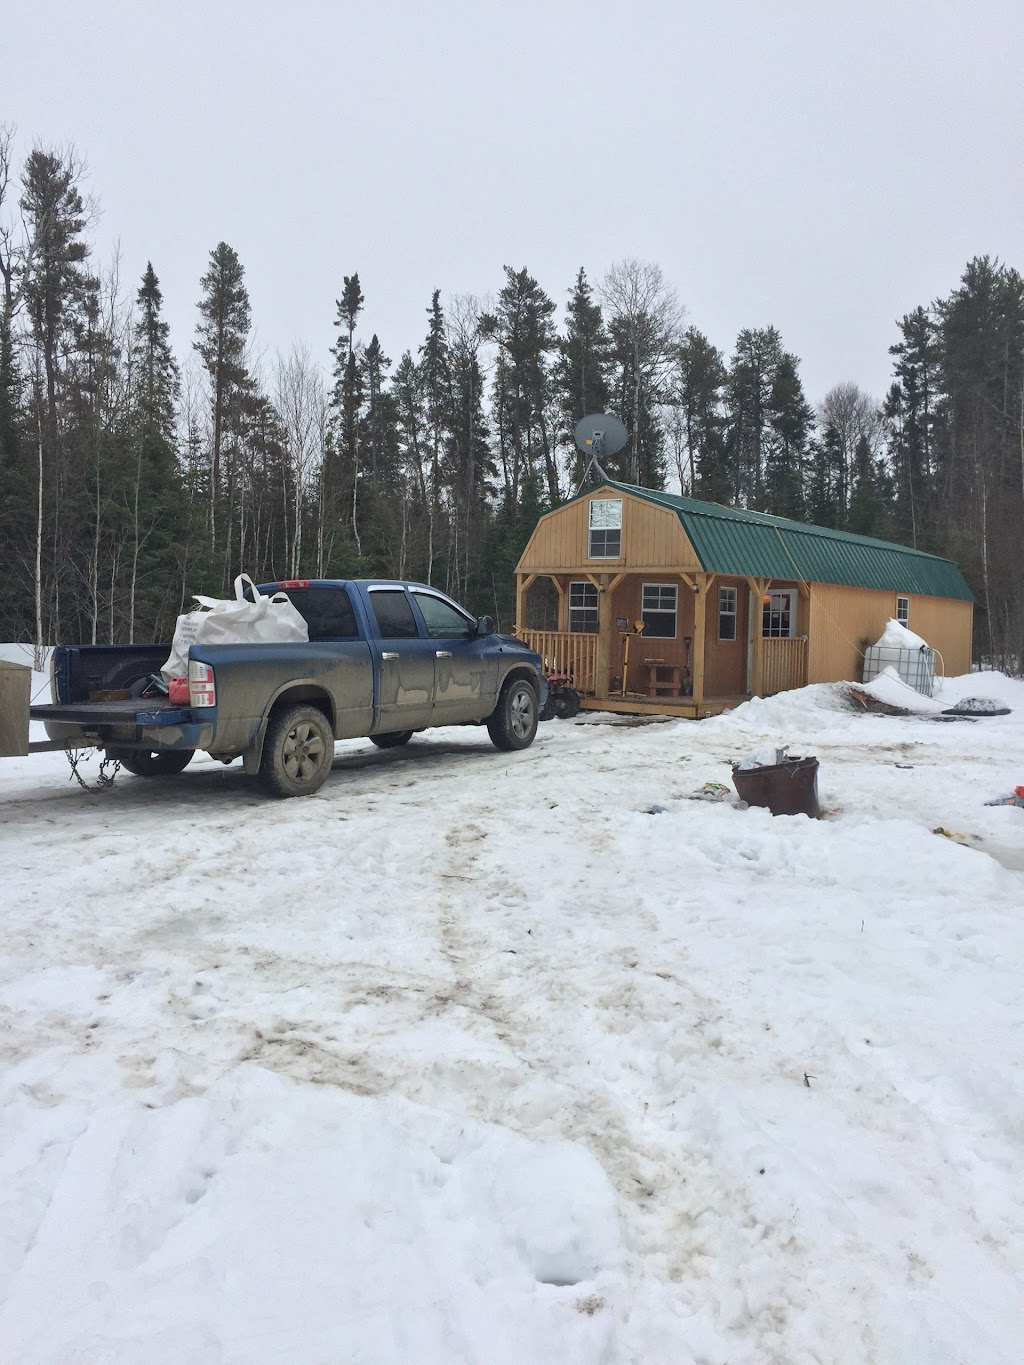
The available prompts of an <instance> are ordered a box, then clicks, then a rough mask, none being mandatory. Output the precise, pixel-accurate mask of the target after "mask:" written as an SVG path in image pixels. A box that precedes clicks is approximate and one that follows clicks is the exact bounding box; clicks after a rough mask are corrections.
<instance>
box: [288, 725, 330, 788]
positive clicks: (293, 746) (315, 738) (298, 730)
mask: <svg viewBox="0 0 1024 1365" xmlns="http://www.w3.org/2000/svg"><path fill="white" fill-rule="evenodd" d="M324 752H325V745H324V742H323V740H322V739H321V738H320V736H319V735H318V734H317V732H316V730H315V729H314V728H313V726H312V725H310V724H309V722H308V721H304V722H303V723H302V724H301V725H296V727H295V729H294V730H289V731H288V734H287V735H286V736H285V741H284V749H283V751H282V754H281V758H282V761H283V764H284V770H285V772H286V773H287V774H288V776H289V777H290V778H292V779H293V781H296V782H309V781H310V780H311V779H312V778H313V777H315V776H316V774H317V771H318V770H319V768H320V765H321V763H322V762H323V757H324Z"/></svg>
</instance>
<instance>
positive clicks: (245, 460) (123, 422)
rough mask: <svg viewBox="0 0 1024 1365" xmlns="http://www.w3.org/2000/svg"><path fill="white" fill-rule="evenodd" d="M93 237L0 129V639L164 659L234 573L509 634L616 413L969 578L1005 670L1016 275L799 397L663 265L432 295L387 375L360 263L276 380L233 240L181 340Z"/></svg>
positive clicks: (1010, 628) (773, 358) (333, 288)
mask: <svg viewBox="0 0 1024 1365" xmlns="http://www.w3.org/2000/svg"><path fill="white" fill-rule="evenodd" d="M92 224H93V213H92V201H91V198H90V194H89V186H88V184H87V177H86V172H85V167H84V163H83V162H82V161H81V159H80V158H79V157H78V155H77V154H76V153H75V152H74V151H73V150H72V149H68V148H45V147H38V146H37V147H35V148H33V149H32V150H30V151H28V152H27V154H25V155H24V156H23V157H22V158H18V157H17V156H16V151H15V141H14V137H13V132H12V130H10V129H0V290H2V293H0V574H2V581H3V584H4V590H3V594H2V597H0V639H2V640H7V641H15V640H16V641H24V642H36V643H42V644H47V643H53V642H58V641H83V642H95V643H102V642H118V641H144V640H167V639H169V638H170V635H171V632H172V629H173V625H174V618H175V616H176V615H177V614H178V613H179V612H180V611H182V610H186V609H187V607H188V604H189V601H190V598H191V595H192V594H193V593H195V592H205V593H211V594H213V595H224V593H225V591H226V590H227V588H228V585H229V584H230V581H231V580H232V578H233V577H234V576H235V575H236V574H237V573H239V572H240V571H242V570H245V571H246V572H248V573H250V574H252V576H253V577H254V579H256V581H260V580H266V579H274V578H297V577H318V578H326V577H366V576H376V575H386V576H393V577H398V578H412V579H418V580H421V581H425V582H429V583H432V584H435V585H436V586H438V587H440V588H443V589H445V590H446V591H448V592H450V593H451V594H453V595H454V596H455V597H457V598H459V599H461V600H462V601H464V602H465V603H466V604H467V606H469V607H470V608H471V609H473V610H474V611H478V612H484V611H486V612H489V613H491V614H492V615H495V616H496V617H497V619H498V621H499V623H500V625H501V627H502V628H503V629H506V630H508V629H511V627H512V625H513V624H514V622H513V609H514V584H513V570H514V566H515V563H516V561H517V559H518V557H519V554H520V552H521V550H522V548H523V546H524V545H525V542H526V539H527V537H528V536H529V534H530V531H531V530H532V528H533V526H534V524H535V522H536V519H537V517H538V516H539V515H540V514H541V513H542V512H544V511H546V510H547V509H549V508H551V507H552V506H554V505H556V504H557V503H559V502H560V501H561V500H563V499H564V498H566V497H568V496H571V495H572V493H573V492H574V491H575V490H576V489H577V487H578V486H579V483H580V480H581V478H582V476H583V469H582V466H581V457H580V456H579V454H578V452H577V451H576V448H575V445H574V442H573V429H574V427H575V425H576V423H577V422H578V421H579V419H580V418H581V417H582V416H583V415H584V414H586V413H591V412H599V411H610V412H614V413H616V414H617V415H618V416H620V417H621V418H622V420H623V421H624V422H625V424H626V426H627V428H628V430H629V432H630V440H629V442H628V444H627V446H626V447H625V449H624V450H623V451H622V452H621V453H620V454H619V455H616V456H614V457H612V458H611V459H610V460H609V461H608V462H607V466H606V468H607V473H608V474H609V476H610V477H612V478H615V479H619V480H622V481H624V482H628V483H634V484H641V485H644V486H646V487H652V488H666V487H667V488H669V489H671V490H673V491H681V492H683V493H685V494H688V495H692V496H694V497H698V498H704V499H709V500H712V501H715V502H722V503H727V504H731V505H735V506H741V507H747V508H751V509H754V510H757V511H768V512H772V513H775V514H777V515H780V516H786V517H793V518H797V519H800V520H806V521H808V522H813V523H816V524H818V525H822V526H827V527H833V528H836V529H839V530H847V531H854V532H858V533H861V534H865V535H870V536H878V537H881V538H884V539H889V540H895V541H899V542H902V543H905V544H908V545H913V546H916V547H917V548H919V549H923V550H928V551H932V552H934V553H937V554H942V555H948V556H950V557H951V558H953V559H955V560H957V562H958V563H959V564H960V565H961V567H962V568H963V570H964V572H965V574H966V575H967V578H968V581H969V583H970V585H971V588H972V590H973V592H974V594H975V597H976V611H975V657H976V659H977V660H978V661H979V662H985V663H987V664H989V665H991V666H996V667H1001V668H1004V669H1006V670H1007V671H1010V672H1014V673H1018V672H1020V670H1021V661H1022V660H1024V568H1022V553H1021V551H1022V527H1024V279H1022V277H1021V275H1020V274H1018V272H1017V271H1016V270H1015V269H1013V268H1012V267H1010V266H1008V265H1006V264H1004V263H1002V262H1000V261H998V260H996V259H993V258H991V257H989V256H987V255H981V256H978V257H975V258H974V259H973V260H971V261H969V262H968V263H967V264H966V266H965V268H964V270H963V274H962V276H961V278H960V280H959V282H957V283H956V285H955V287H954V288H953V289H952V290H951V292H950V293H949V294H948V295H947V296H945V297H941V298H937V299H935V300H933V301H931V302H930V303H922V304H921V305H920V306H919V307H917V308H916V309H914V311H913V312H911V313H908V314H907V315H905V316H904V317H903V318H902V319H900V320H899V321H898V323H897V324H896V326H895V328H894V332H893V335H894V337H895V340H894V343H893V345H892V346H891V347H890V348H889V349H890V353H891V360H892V371H891V383H890V387H889V389H888V392H887V393H886V394H885V395H884V396H883V397H881V398H878V397H875V396H872V395H869V394H867V393H865V392H863V391H862V390H861V389H860V388H859V387H858V386H857V385H856V384H855V383H852V382H849V381H844V380H842V379H841V377H839V376H837V382H836V383H835V385H834V387H832V388H831V389H830V390H829V391H828V392H827V393H825V394H824V395H822V396H821V397H820V398H819V399H818V400H817V401H812V400H811V399H810V398H809V397H808V395H807V394H805V392H804V389H803V384H802V382H801V378H800V361H799V359H798V357H797V356H796V355H794V354H793V353H792V352H790V351H788V350H787V349H786V346H785V343H784V340H783V338H782V337H781V336H780V334H779V332H778V330H777V329H776V328H775V327H772V326H761V327H751V328H749V329H744V330H742V331H741V332H740V333H739V335H738V336H737V337H736V338H735V340H734V341H733V342H732V343H731V347H730V349H729V350H723V349H720V348H719V346H718V345H717V344H716V342H714V341H712V340H711V339H709V338H708V337H707V336H705V335H704V334H703V333H702V332H701V331H700V330H699V329H698V328H697V327H696V326H694V325H691V324H690V322H689V320H688V318H687V316H686V310H685V308H684V306H683V303H682V301H681V300H680V298H679V296H678V294H677V292H676V289H675V288H674V287H673V285H672V284H671V283H670V282H669V281H668V280H667V279H666V277H665V275H664V273H663V271H662V270H661V269H660V268H659V267H658V266H657V265H656V264H653V263H650V262H644V261H639V260H636V259H632V258H624V259H622V260H620V261H618V262H617V263H615V264H613V265H612V266H611V268H610V269H608V270H607V272H606V273H605V274H604V275H603V276H600V277H597V278H594V279H591V278H590V277H589V276H588V274H587V272H586V270H585V269H584V268H582V267H581V268H580V269H579V271H578V273H577V275H576V277H575V279H574V280H572V281H571V282H569V283H568V287H567V288H564V292H563V293H562V294H561V295H560V296H558V297H557V298H556V297H553V296H552V295H549V294H548V293H547V292H546V291H545V289H544V288H543V287H542V286H541V284H540V283H539V282H538V281H537V280H536V279H535V278H534V277H533V276H532V275H531V273H530V272H529V270H528V269H526V268H517V267H514V266H505V267H504V271H503V274H498V272H497V270H496V278H495V286H496V288H495V293H494V294H493V296H490V297H487V298H477V297H474V296H471V295H467V294H458V293H449V294H442V292H441V290H439V289H435V290H434V291H433V294H432V296H431V297H430V298H429V300H428V299H423V300H421V301H419V302H418V303H417V302H416V301H411V303H410V307H411V308H419V307H422V308H423V309H424V312H423V340H422V343H421V344H420V345H419V346H418V347H417V349H416V351H415V352H412V351H408V350H407V351H405V352H404V353H403V354H402V355H401V356H399V357H398V358H397V359H392V358H390V357H389V356H388V355H387V354H386V349H387V344H388V343H387V338H386V337H385V338H379V337H378V336H377V335H375V334H372V335H370V336H369V337H367V336H366V329H365V327H364V326H363V321H364V309H365V303H366V301H365V299H364V296H363V292H362V288H361V286H360V281H359V274H358V270H357V269H356V267H357V266H358V262H353V263H352V273H351V274H350V275H342V277H341V278H340V279H339V280H336V281H331V282H328V283H326V284H325V292H324V308H325V315H326V314H327V313H328V312H329V313H330V314H331V316H332V317H333V322H334V327H335V334H336V340H335V343H334V345H333V347H332V348H331V351H330V354H329V355H323V356H316V355H314V354H312V353H311V352H310V350H309V349H308V348H307V347H303V346H296V347H294V348H293V349H292V350H291V351H290V352H288V353H286V354H279V355H277V356H275V357H273V358H271V359H269V360H267V359H265V358H257V357H256V356H255V355H254V350H253V347H252V344H251V337H252V315H251V308H250V301H249V296H248V292H247V289H246V284H245V267H244V264H243V262H242V261H241V260H240V259H239V257H238V254H237V253H236V251H235V250H234V249H233V248H232V247H231V246H230V245H229V244H228V243H226V242H219V243H217V244H216V245H214V246H213V247H212V250H211V251H210V255H209V261H208V266H207V270H206V273H205V274H204V275H203V276H202V278H201V279H200V280H198V281H197V282H196V322H195V331H194V334H193V335H192V336H191V337H186V338H182V337H175V338H173V339H172V337H171V336H170V329H169V326H168V324H167V323H166V322H165V321H164V318H163V297H162V294H161V290H160V281H159V275H158V271H157V268H156V267H158V266H159V261H157V262H155V263H150V264H148V265H147V267H146V270H145V272H144V274H143V275H142V278H141V279H138V280H133V281H130V282H129V281H125V280H123V279H122V278H121V277H120V271H119V263H118V261H117V260H114V261H112V262H111V263H109V264H108V265H106V266H104V265H102V264H101V263H100V262H98V261H97V259H96V255H95V251H94V247H93V244H92V242H91V240H90V233H91V229H92ZM336 295H337V296H338V297H335V296H336Z"/></svg>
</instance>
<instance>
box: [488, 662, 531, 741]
mask: <svg viewBox="0 0 1024 1365" xmlns="http://www.w3.org/2000/svg"><path fill="white" fill-rule="evenodd" d="M538 718H539V707H538V705H537V690H536V688H535V687H533V686H532V685H531V684H530V683H529V682H527V680H526V679H525V678H513V679H512V681H511V682H507V683H506V684H505V686H504V687H503V688H502V689H501V695H500V696H499V697H498V704H497V706H496V707H495V708H494V712H493V714H492V715H491V718H490V720H488V722H487V733H488V734H489V735H490V737H491V743H492V744H493V745H494V746H495V748H498V749H504V750H506V751H511V750H513V749H528V748H529V747H530V745H531V744H532V743H533V738H534V735H536V733H537V721H538Z"/></svg>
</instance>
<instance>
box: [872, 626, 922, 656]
mask: <svg viewBox="0 0 1024 1365" xmlns="http://www.w3.org/2000/svg"><path fill="white" fill-rule="evenodd" d="M875 646H876V648H879V649H927V647H928V641H927V640H925V639H924V638H923V636H920V635H915V634H914V632H913V631H912V630H908V628H907V627H906V626H905V625H903V624H902V622H900V621H896V620H892V621H890V622H889V623H888V625H887V626H886V627H885V630H884V631H883V632H882V634H881V636H880V638H879V639H877V640H876V641H875Z"/></svg>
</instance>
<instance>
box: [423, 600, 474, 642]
mask: <svg viewBox="0 0 1024 1365" xmlns="http://www.w3.org/2000/svg"><path fill="white" fill-rule="evenodd" d="M413 597H415V599H416V605H417V606H418V607H419V609H420V614H421V615H422V617H423V619H424V621H425V622H426V623H427V635H428V636H429V637H430V639H431V640H468V639H469V637H470V636H471V635H473V634H474V633H475V626H474V625H473V623H472V622H470V621H468V620H467V619H466V617H465V616H463V614H462V612H461V611H457V610H456V608H455V607H454V606H453V605H452V603H451V602H446V601H445V600H444V598H443V597H435V596H434V594H433V593H432V592H413Z"/></svg>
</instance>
